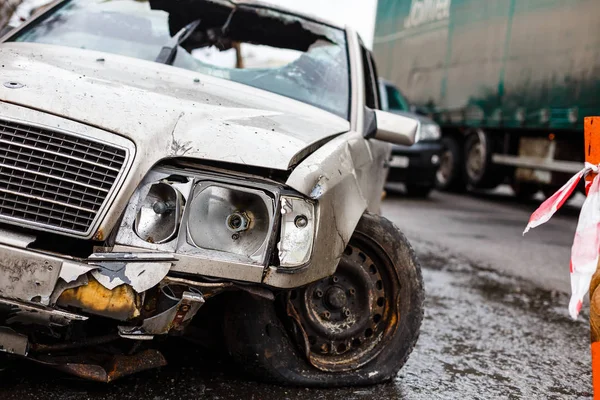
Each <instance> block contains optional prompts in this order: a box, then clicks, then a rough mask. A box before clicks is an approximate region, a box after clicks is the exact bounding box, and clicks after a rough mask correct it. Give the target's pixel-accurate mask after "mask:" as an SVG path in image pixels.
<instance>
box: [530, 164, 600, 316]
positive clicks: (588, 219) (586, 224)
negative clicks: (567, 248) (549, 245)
mask: <svg viewBox="0 0 600 400" xmlns="http://www.w3.org/2000/svg"><path fill="white" fill-rule="evenodd" d="M590 172H595V173H598V166H597V165H592V164H590V163H585V167H584V168H583V169H582V170H581V171H579V172H578V173H577V174H575V175H574V176H573V177H572V178H571V179H569V181H568V182H567V183H566V184H565V185H564V186H563V187H561V188H560V189H559V190H558V191H557V192H556V193H554V194H553V195H552V196H551V197H549V198H548V199H546V201H544V202H543V203H542V204H541V205H540V207H539V208H538V209H537V210H535V212H534V213H533V214H531V218H529V223H528V224H527V227H526V228H525V231H524V232H523V235H525V234H526V233H527V232H528V231H529V230H530V229H531V228H535V227H536V226H540V225H542V224H543V223H545V222H547V221H548V220H550V218H551V217H552V216H553V215H554V213H555V212H556V211H558V209H559V208H560V207H561V206H562V205H563V204H564V203H565V202H566V201H567V199H568V198H569V196H570V195H571V194H572V193H573V191H574V190H575V188H576V187H577V184H578V183H579V180H580V179H581V178H582V177H584V176H585V175H587V174H588V173H590ZM586 192H587V198H586V199H585V201H584V203H583V206H582V207H581V213H580V214H579V221H578V222H577V230H576V231H575V238H574V239H573V247H572V248H571V265H570V272H571V300H570V301H569V314H570V315H571V318H573V319H577V316H578V315H579V311H581V305H582V302H583V297H584V296H585V295H586V294H587V292H588V290H589V287H590V282H591V280H592V275H594V272H596V267H597V265H598V258H599V256H600V178H599V175H596V176H595V177H594V179H593V180H592V182H591V183H589V182H588V183H586Z"/></svg>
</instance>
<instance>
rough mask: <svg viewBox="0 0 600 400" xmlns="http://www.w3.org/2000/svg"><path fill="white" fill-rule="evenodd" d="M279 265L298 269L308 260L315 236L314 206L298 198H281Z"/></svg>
mask: <svg viewBox="0 0 600 400" xmlns="http://www.w3.org/2000/svg"><path fill="white" fill-rule="evenodd" d="M280 203H281V239H280V241H279V265H280V266H281V267H283V268H292V267H300V266H302V265H305V264H306V263H307V262H308V261H309V260H310V255H311V252H312V247H313V240H314V234H315V221H314V220H315V218H314V205H313V203H311V202H309V201H308V200H304V199H301V198H298V197H290V196H281V202H280Z"/></svg>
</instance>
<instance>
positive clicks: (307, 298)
mask: <svg viewBox="0 0 600 400" xmlns="http://www.w3.org/2000/svg"><path fill="white" fill-rule="evenodd" d="M384 270H385V268H380V267H378V266H377V265H376V263H375V262H374V261H373V260H372V259H371V258H370V257H368V256H367V255H366V254H365V253H364V252H362V251H361V250H360V249H358V248H357V247H354V246H348V248H347V249H346V251H345V253H344V256H343V257H342V259H341V261H340V263H339V265H338V268H337V271H336V273H335V275H334V276H332V277H329V278H325V279H321V280H320V281H317V282H315V283H313V284H311V285H309V286H307V287H305V288H303V289H299V290H294V291H292V292H291V293H290V297H289V301H290V303H291V305H292V306H293V307H294V309H295V310H296V312H297V318H296V319H297V321H296V322H297V323H298V324H300V326H301V331H302V333H303V335H304V337H305V339H306V340H307V342H308V345H309V352H310V354H311V357H310V358H311V362H312V363H313V365H315V366H317V367H318V368H322V369H326V370H343V369H348V368H349V365H350V364H349V361H348V360H352V363H354V364H356V365H358V364H364V363H366V362H368V361H369V360H370V359H371V358H372V357H374V354H373V350H374V349H375V347H376V346H377V344H378V343H380V342H381V339H382V336H383V334H384V332H385V330H386V328H387V327H388V325H389V323H388V322H389V321H388V319H389V316H390V312H389V310H388V309H389V306H388V304H391V301H392V298H391V297H390V295H389V293H386V290H385V289H386V284H385V283H384V282H386V278H385V272H384Z"/></svg>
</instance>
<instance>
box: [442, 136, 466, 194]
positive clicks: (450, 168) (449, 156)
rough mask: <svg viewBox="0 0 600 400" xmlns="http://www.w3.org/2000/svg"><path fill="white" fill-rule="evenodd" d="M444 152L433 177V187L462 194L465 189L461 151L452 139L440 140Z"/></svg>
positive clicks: (459, 146) (457, 143) (456, 142)
mask: <svg viewBox="0 0 600 400" xmlns="http://www.w3.org/2000/svg"><path fill="white" fill-rule="evenodd" d="M442 144H443V145H444V151H443V152H442V154H441V155H440V167H439V168H438V170H437V172H436V175H435V186H436V188H438V189H439V190H443V191H453V192H462V191H464V190H465V188H466V184H465V179H464V174H463V165H462V159H463V151H462V147H461V145H460V143H459V142H458V141H457V140H456V139H455V138H453V137H445V138H443V139H442Z"/></svg>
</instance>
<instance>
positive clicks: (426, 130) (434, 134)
mask: <svg viewBox="0 0 600 400" xmlns="http://www.w3.org/2000/svg"><path fill="white" fill-rule="evenodd" d="M441 137H442V131H441V129H440V126H439V125H438V124H431V123H429V124H423V123H422V124H421V128H420V129H419V132H418V133H417V138H416V140H415V141H416V142H419V141H422V140H439V139H440V138H441Z"/></svg>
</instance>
